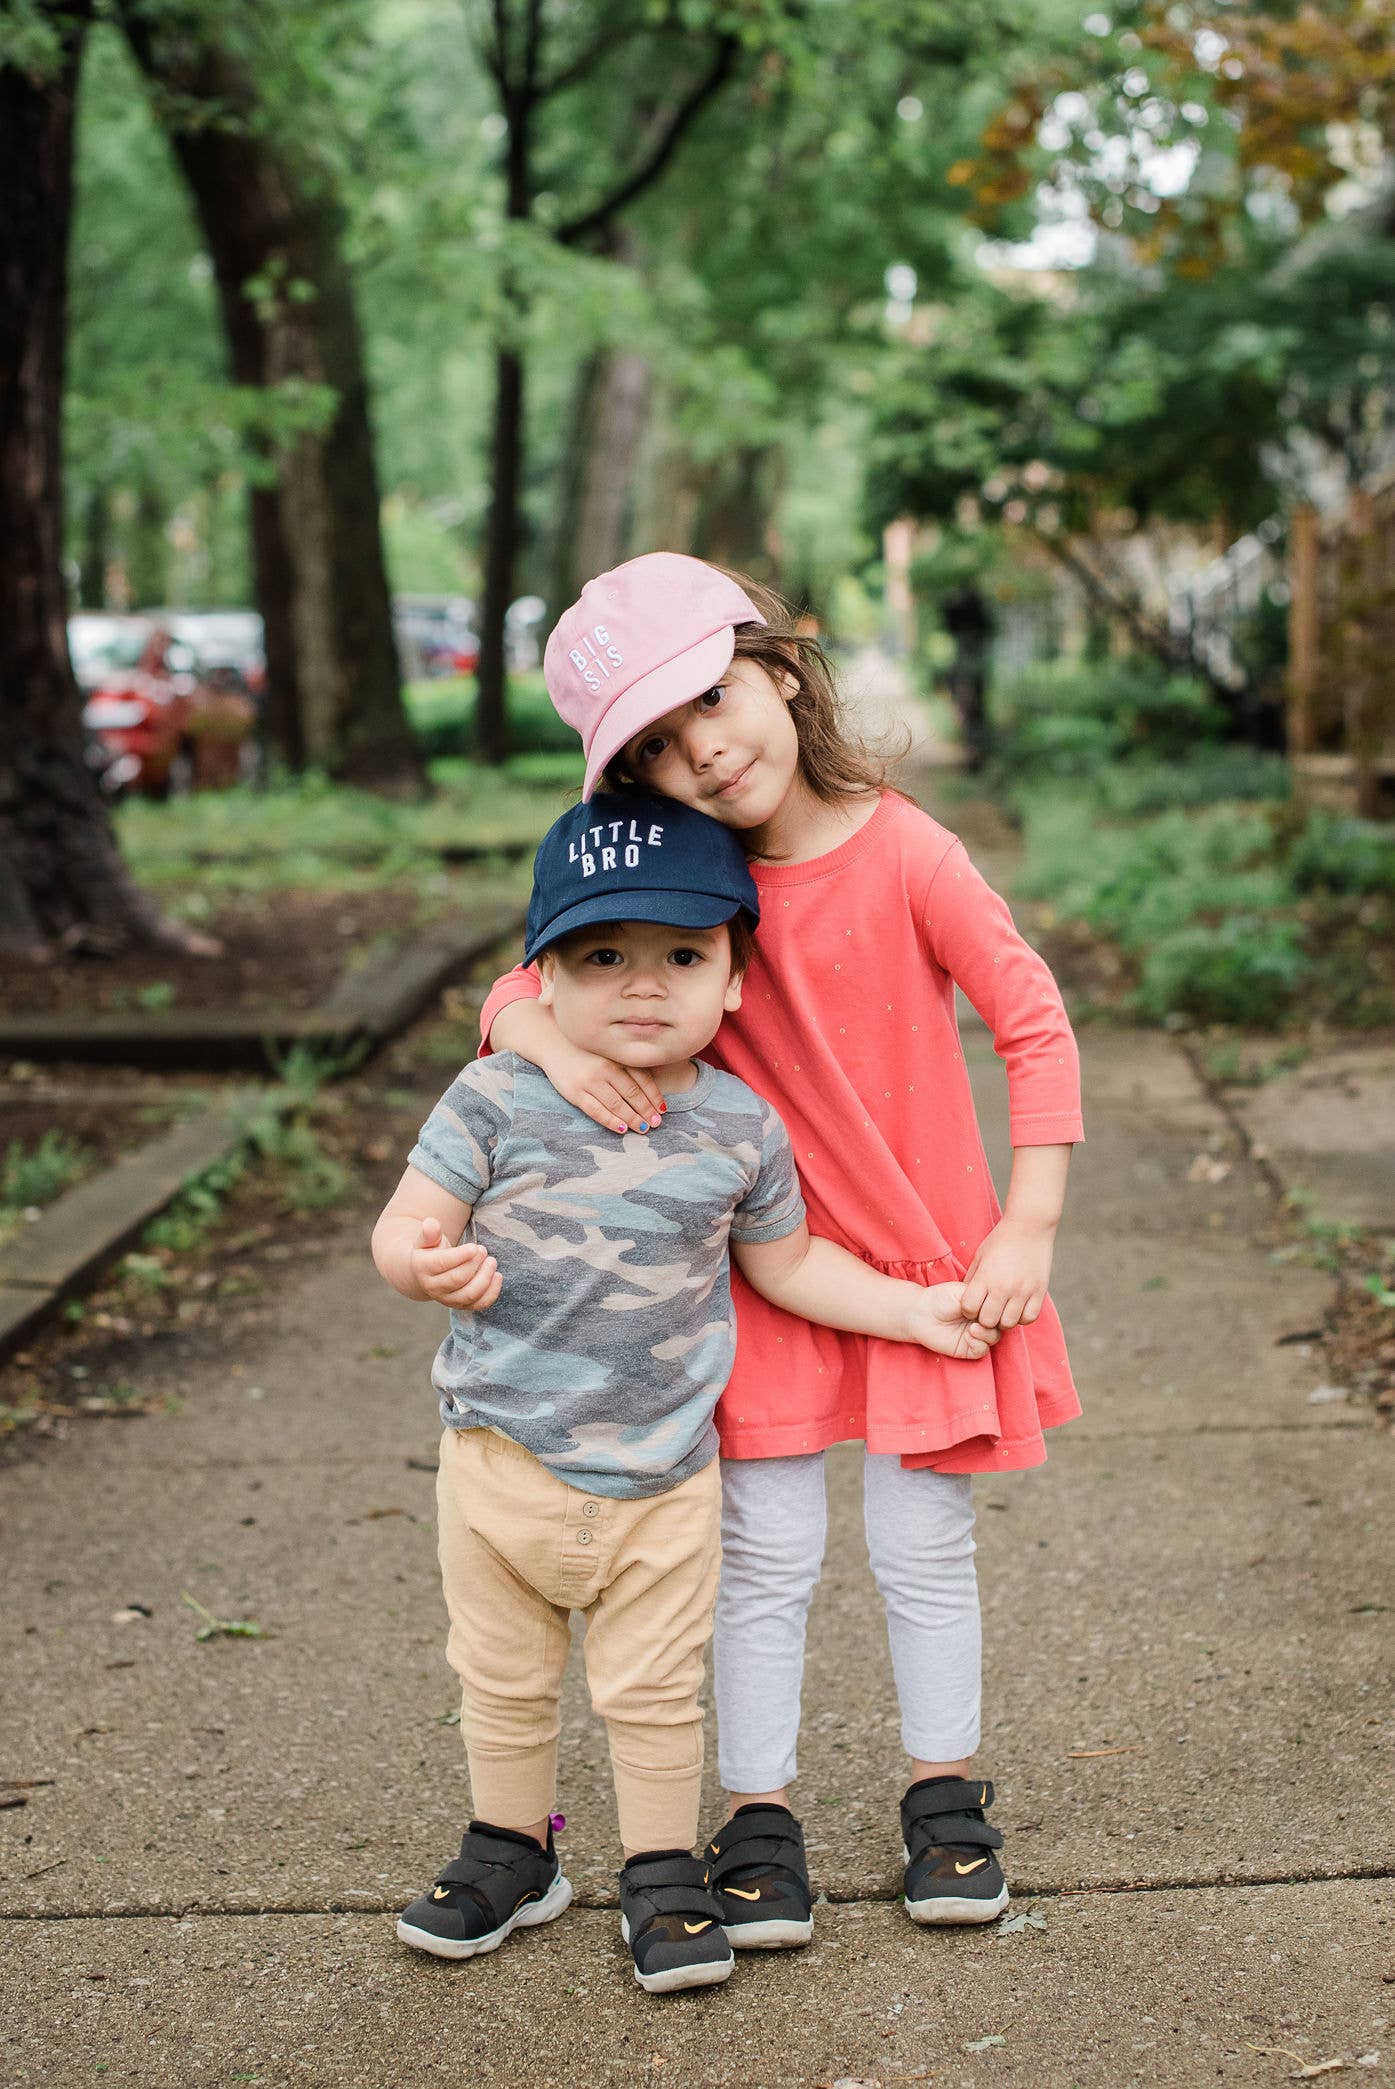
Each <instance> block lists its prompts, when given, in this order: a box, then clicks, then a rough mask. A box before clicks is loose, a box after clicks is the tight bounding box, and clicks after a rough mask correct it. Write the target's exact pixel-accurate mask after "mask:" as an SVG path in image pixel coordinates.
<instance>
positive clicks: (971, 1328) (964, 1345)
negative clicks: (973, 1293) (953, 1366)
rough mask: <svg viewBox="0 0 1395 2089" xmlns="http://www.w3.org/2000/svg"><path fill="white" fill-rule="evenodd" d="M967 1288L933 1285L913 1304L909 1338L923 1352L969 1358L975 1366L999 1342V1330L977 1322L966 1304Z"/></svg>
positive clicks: (961, 1285)
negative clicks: (926, 1350) (923, 1350)
mask: <svg viewBox="0 0 1395 2089" xmlns="http://www.w3.org/2000/svg"><path fill="white" fill-rule="evenodd" d="M967 1289H968V1286H967V1285H966V1284H931V1285H930V1286H929V1287H928V1288H927V1289H926V1290H924V1291H920V1292H918V1293H917V1296H916V1297H915V1298H914V1299H913V1300H912V1301H911V1308H910V1321H909V1325H908V1328H907V1334H908V1337H909V1339H910V1340H911V1341H912V1342H919V1343H920V1345H921V1347H922V1348H924V1349H934V1350H937V1351H938V1352H939V1354H940V1355H941V1356H958V1357H967V1358H968V1359H969V1360H970V1362H976V1361H977V1359H978V1358H979V1357H981V1356H987V1354H988V1352H989V1350H990V1349H991V1348H992V1347H993V1344H994V1343H995V1342H996V1341H997V1340H998V1330H997V1328H996V1327H985V1326H984V1325H983V1324H982V1322H981V1321H978V1320H975V1318H974V1317H973V1315H972V1314H971V1313H969V1312H968V1311H967V1309H966V1307H965V1304H964V1294H965V1292H966V1291H967Z"/></svg>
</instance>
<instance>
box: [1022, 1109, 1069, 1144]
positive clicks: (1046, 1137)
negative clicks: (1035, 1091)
mask: <svg viewBox="0 0 1395 2089" xmlns="http://www.w3.org/2000/svg"><path fill="white" fill-rule="evenodd" d="M1009 1136H1010V1138H1011V1141H1012V1144H1013V1145H1014V1146H1080V1145H1083V1144H1084V1140H1085V1121H1084V1119H1083V1117H1082V1116H1081V1114H1080V1112H1079V1110H1053V1111H1047V1112H1044V1113H1042V1114H1040V1115H1037V1116H1032V1117H1014V1118H1013V1119H1012V1121H1011V1125H1010V1127H1009Z"/></svg>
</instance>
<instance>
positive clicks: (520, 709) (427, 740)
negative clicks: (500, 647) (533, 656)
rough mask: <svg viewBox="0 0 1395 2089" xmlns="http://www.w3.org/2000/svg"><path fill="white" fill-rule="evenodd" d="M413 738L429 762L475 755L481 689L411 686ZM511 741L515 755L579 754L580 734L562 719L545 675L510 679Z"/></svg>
mask: <svg viewBox="0 0 1395 2089" xmlns="http://www.w3.org/2000/svg"><path fill="white" fill-rule="evenodd" d="M406 701H407V716H408V718H409V719H410V721H411V726H412V734H413V737H414V738H415V740H416V743H417V746H418V747H419V748H420V750H421V754H422V757H423V759H424V760H426V761H436V760H439V759H441V758H449V757H450V756H452V755H469V754H473V752H474V748H475V716H476V709H477V704H478V690H477V688H476V685H475V682H474V681H473V679H471V680H464V679H462V680H460V681H453V682H411V683H409V684H408V686H407V691H406ZM508 724H509V738H510V742H511V744H512V747H513V751H514V752H515V753H516V754H572V755H574V754H576V752H577V750H578V747H579V745H580V743H579V741H578V739H577V736H576V734H575V732H574V731H573V730H572V728H571V726H569V725H567V724H566V723H565V722H564V721H563V720H562V719H560V718H559V717H558V716H557V713H556V712H555V711H554V710H553V708H552V704H551V702H550V701H549V698H548V694H547V690H546V688H545V687H544V685H543V679H542V676H541V675H539V674H533V675H515V676H512V677H510V681H509V692H508Z"/></svg>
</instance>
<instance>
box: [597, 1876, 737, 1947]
mask: <svg viewBox="0 0 1395 2089" xmlns="http://www.w3.org/2000/svg"><path fill="white" fill-rule="evenodd" d="M620 1896H621V1901H622V1904H623V1906H624V1908H625V1912H626V1915H627V1916H628V1918H629V1923H630V1931H631V1935H632V1936H633V1935H635V1934H637V1933H638V1931H639V1930H640V1929H641V1928H642V1927H643V1925H644V1924H645V1923H647V1922H651V1921H652V1920H653V1919H654V1917H655V1916H656V1915H686V1916H689V1917H693V1918H697V1919H701V1918H702V1917H703V1916H706V1917H707V1919H708V1920H709V1921H713V1922H720V1921H721V1919H722V1911H721V1909H720V1908H719V1907H718V1905H717V1903H716V1901H715V1900H714V1899H713V1897H712V1893H711V1891H710V1889H709V1887H708V1884H707V1869H706V1866H705V1865H703V1864H700V1863H699V1862H698V1860H697V1858H696V1857H664V1858H659V1859H658V1860H657V1861H656V1862H655V1863H653V1864H640V1865H633V1864H627V1865H626V1867H625V1869H624V1871H623V1872H622V1873H621V1875H620Z"/></svg>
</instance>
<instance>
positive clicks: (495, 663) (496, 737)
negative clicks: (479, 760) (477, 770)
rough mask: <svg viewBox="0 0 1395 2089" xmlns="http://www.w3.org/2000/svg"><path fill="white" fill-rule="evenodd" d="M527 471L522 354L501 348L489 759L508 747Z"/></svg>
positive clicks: (487, 673) (493, 498)
mask: <svg viewBox="0 0 1395 2089" xmlns="http://www.w3.org/2000/svg"><path fill="white" fill-rule="evenodd" d="M522 473H523V358H522V356H521V355H520V354H519V352H518V350H517V349H515V348H502V349H500V350H499V352H498V354H497V355H496V356H495V358H494V439H493V444H492V448H491V463H490V472H489V541H488V544H487V545H486V547H485V561H484V607H483V610H482V612H481V618H480V663H479V669H478V677H479V697H478V702H477V708H476V712H475V731H476V746H477V748H478V751H479V753H480V755H481V756H482V757H483V759H484V760H485V761H487V762H502V761H503V760H504V759H505V758H506V757H507V755H508V752H509V721H508V713H507V710H506V690H507V687H508V659H507V657H506V653H505V646H504V639H505V630H504V620H505V618H506V616H507V615H508V608H509V603H510V602H511V601H512V600H513V569H514V564H515V561H516V559H517V557H518V508H519V499H518V494H519V483H520V480H521V478H522Z"/></svg>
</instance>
